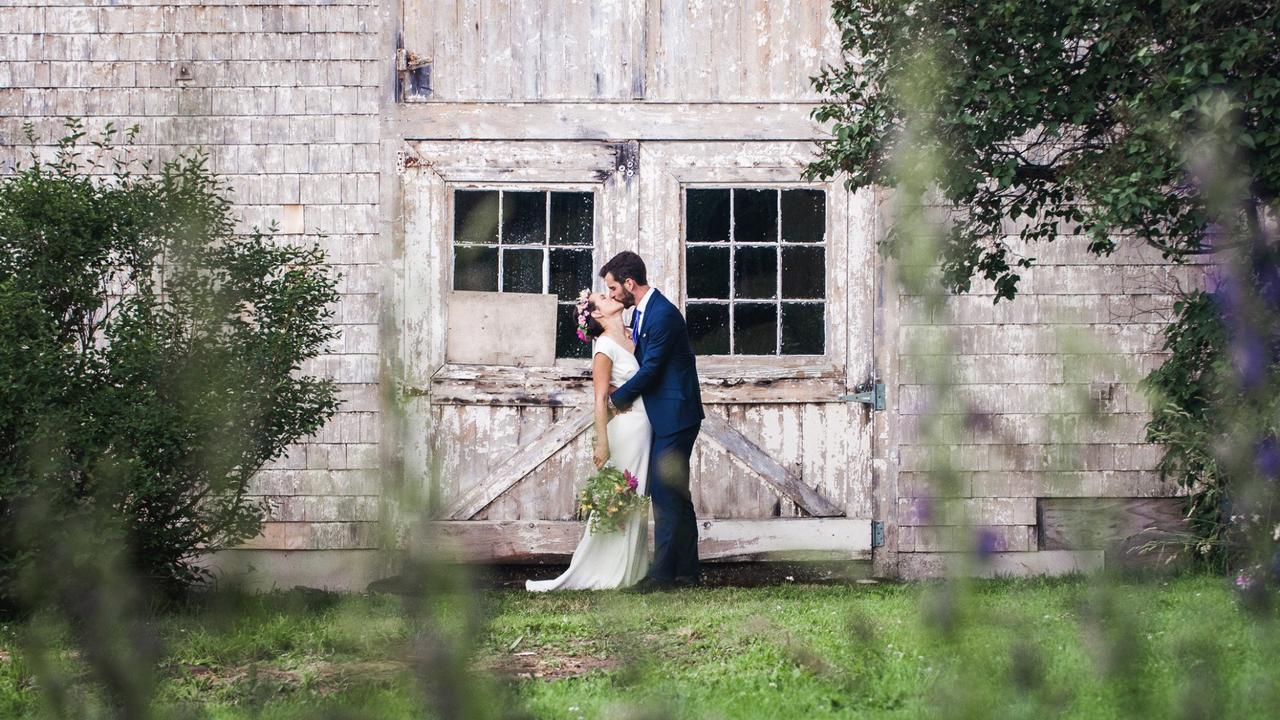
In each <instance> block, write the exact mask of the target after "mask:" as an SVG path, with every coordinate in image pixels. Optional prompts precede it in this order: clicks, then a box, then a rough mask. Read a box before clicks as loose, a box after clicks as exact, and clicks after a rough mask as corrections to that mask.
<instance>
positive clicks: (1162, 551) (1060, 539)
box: [1037, 498, 1187, 565]
mask: <svg viewBox="0 0 1280 720" xmlns="http://www.w3.org/2000/svg"><path fill="white" fill-rule="evenodd" d="M1182 504H1183V501H1182V499H1181V498H1042V499H1040V501H1039V503H1038V515H1039V522H1038V523H1037V527H1038V531H1039V538H1038V540H1039V545H1040V547H1041V549H1044V550H1084V549H1102V550H1105V551H1107V555H1108V558H1109V559H1110V560H1111V562H1113V563H1118V564H1121V565H1143V564H1159V563H1161V562H1163V561H1164V560H1165V559H1167V558H1168V557H1170V556H1171V555H1172V554H1174V553H1176V552H1177V551H1178V550H1180V549H1181V542H1180V541H1181V540H1182V539H1185V537H1186V533H1187V525H1186V519H1185V518H1184V517H1183V513H1182ZM1147 543H1153V544H1154V547H1153V549H1152V550H1151V551H1150V552H1148V553H1140V552H1139V550H1140V548H1142V547H1143V546H1144V545H1146V544H1147ZM1166 544H1167V545H1168V547H1164V546H1165V545H1166Z"/></svg>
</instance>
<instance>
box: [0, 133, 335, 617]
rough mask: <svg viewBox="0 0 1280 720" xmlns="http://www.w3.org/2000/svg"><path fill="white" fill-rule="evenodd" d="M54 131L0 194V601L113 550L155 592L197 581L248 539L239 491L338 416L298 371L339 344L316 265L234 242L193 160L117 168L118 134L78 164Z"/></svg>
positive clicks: (221, 201) (251, 511)
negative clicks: (45, 153)
mask: <svg viewBox="0 0 1280 720" xmlns="http://www.w3.org/2000/svg"><path fill="white" fill-rule="evenodd" d="M67 127H68V134H67V135H66V137H64V138H62V139H61V140H60V141H59V142H58V145H57V151H56V154H55V156H54V157H53V159H46V160H41V159H39V158H38V157H37V156H36V155H35V154H33V155H32V157H31V160H30V162H29V163H25V164H23V165H21V166H19V167H18V168H17V171H16V172H15V174H13V175H11V176H9V177H7V178H5V179H4V180H3V181H0V599H4V600H7V601H9V602H12V601H13V600H14V599H15V598H16V596H17V591H18V588H19V585H18V584H17V582H18V580H19V578H20V577H21V576H22V575H23V572H24V570H30V569H32V568H41V563H42V562H52V561H53V558H54V557H57V558H58V560H57V562H59V563H70V564H71V565H72V567H67V568H57V569H55V568H48V567H43V568H42V571H41V572H40V573H37V574H35V575H33V576H32V577H38V578H40V579H41V580H40V581H39V582H43V581H44V579H47V578H48V577H50V573H51V571H56V572H67V573H71V572H75V568H74V565H75V563H77V562H81V561H91V560H93V556H94V555H95V554H97V553H101V552H103V551H104V550H105V549H110V548H113V547H119V548H120V549H121V550H122V551H123V553H124V557H125V561H126V563H127V566H128V567H130V568H132V569H133V570H134V571H136V572H137V573H139V574H141V575H142V576H145V577H148V578H151V579H152V580H154V581H156V582H158V583H159V584H161V585H162V586H166V587H168V588H179V587H182V586H184V585H186V584H188V583H191V582H193V581H197V580H199V579H200V578H201V577H202V575H203V571H202V570H201V569H200V568H199V567H198V566H197V564H196V561H197V560H198V558H199V556H200V555H201V554H203V553H207V552H210V551H214V550H217V549H220V548H224V547H227V546H230V545H234V544H237V543H240V542H242V541H244V540H246V539H248V538H251V537H253V536H254V535H256V534H258V533H259V532H260V530H261V523H262V520H263V518H264V514H265V512H266V509H267V508H266V507H265V506H264V505H263V503H262V502H260V501H255V500H253V499H251V498H249V497H248V496H247V489H248V484H249V480H250V478H251V477H252V476H253V475H254V473H255V472H256V471H258V470H259V469H260V468H261V467H262V466H263V464H264V463H266V462H268V461H270V460H272V459H274V458H277V457H280V456H281V455H282V454H283V453H284V452H285V448H286V447H287V446H288V445H289V444H290V443H293V442H295V441H297V440H299V439H300V438H303V437H305V436H307V435H310V434H312V433H314V432H315V431H317V430H319V429H320V428H321V427H322V426H323V425H324V424H325V422H326V421H327V420H328V419H329V418H330V417H331V416H332V414H333V413H334V412H335V411H336V409H337V405H338V401H337V392H336V387H335V385H334V383H333V382H332V381H331V380H328V379H320V378H316V377H311V376H305V375H302V374H301V372H300V367H301V363H302V362H303V361H305V360H307V359H308V358H313V357H316V356H317V355H318V354H319V353H320V352H321V350H322V348H323V347H324V345H325V344H326V343H328V342H330V341H331V340H333V339H334V338H335V337H336V335H337V331H336V329H335V328H334V327H333V326H332V325H329V324H327V323H326V320H327V319H328V318H330V317H331V316H332V311H331V310H330V306H331V304H332V303H333V302H334V301H335V300H336V299H337V292H336V282H337V280H336V278H334V277H331V276H330V275H329V273H328V272H327V267H326V266H325V264H324V255H323V252H322V251H321V250H320V249H319V248H318V247H314V246H313V247H304V248H299V247H293V246H289V245H286V244H283V243H282V242H280V241H279V240H278V239H276V238H274V237H273V236H272V234H271V233H273V232H274V228H272V229H271V231H270V232H268V233H264V232H261V231H259V230H258V229H257V228H254V229H253V231H252V232H250V233H248V234H243V235H237V234H236V233H235V232H234V222H233V218H232V213H231V202H230V200H229V199H228V194H229V188H227V187H226V186H225V185H224V183H223V182H222V181H220V180H218V179H217V178H215V177H214V176H213V175H212V174H211V173H210V171H209V170H208V167H207V155H205V154H204V153H203V152H199V151H196V152H193V153H190V154H187V155H183V156H179V157H178V158H176V159H174V160H171V161H168V162H165V163H163V165H162V166H161V167H159V168H156V169H155V172H152V167H151V166H150V164H149V163H137V162H135V161H134V160H133V159H132V153H133V140H134V136H135V135H136V132H137V129H136V128H131V129H130V130H129V131H128V132H126V133H125V138H124V141H123V142H121V141H120V140H119V134H118V133H117V131H116V130H115V129H114V128H112V127H111V126H108V127H107V130H106V132H104V134H103V136H102V139H100V140H98V141H95V142H93V143H92V147H88V148H86V147H85V146H84V145H83V144H82V143H81V141H82V138H83V137H84V135H85V133H84V131H83V130H82V126H81V124H80V123H79V122H78V121H75V120H69V121H68V122H67ZM27 134H28V139H29V140H30V141H31V142H32V143H33V144H34V143H35V138H34V136H33V133H32V132H31V129H30V127H28V128H27ZM90 158H92V159H90ZM95 170H96V171H97V172H96V174H95V173H94V171H95ZM139 170H141V171H140V172H139ZM73 531H74V532H80V533H83V532H89V533H92V534H93V535H92V536H93V539H94V541H93V542H92V543H89V544H85V543H83V542H81V543H78V544H77V543H74V542H70V540H71V538H69V537H68V534H69V533H71V532H73ZM68 548H77V550H76V551H75V554H74V555H73V556H68V554H67V553H68ZM51 553H53V554H51ZM56 572H55V574H56ZM33 589H39V588H33Z"/></svg>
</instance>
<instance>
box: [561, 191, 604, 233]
mask: <svg viewBox="0 0 1280 720" xmlns="http://www.w3.org/2000/svg"><path fill="white" fill-rule="evenodd" d="M594 205H595V200H594V196H593V195H592V194H591V193H589V192H553V193H551V244H552V245H591V244H592V242H591V240H592V226H593V219H594V217H595V216H594V213H593V212H592V208H593V207H594Z"/></svg>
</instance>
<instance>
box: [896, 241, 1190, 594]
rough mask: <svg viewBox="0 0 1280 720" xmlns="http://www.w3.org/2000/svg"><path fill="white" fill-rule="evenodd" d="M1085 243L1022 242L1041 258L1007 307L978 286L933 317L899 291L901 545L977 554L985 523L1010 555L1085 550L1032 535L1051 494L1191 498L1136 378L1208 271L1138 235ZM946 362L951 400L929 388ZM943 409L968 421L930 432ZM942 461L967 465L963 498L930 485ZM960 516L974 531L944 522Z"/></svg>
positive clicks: (906, 569) (959, 471)
mask: <svg viewBox="0 0 1280 720" xmlns="http://www.w3.org/2000/svg"><path fill="white" fill-rule="evenodd" d="M1085 244H1086V241H1085V240H1084V239H1082V238H1079V237H1062V238H1058V239H1057V240H1056V241H1055V242H1053V243H1044V244H1040V245H1035V246H1032V247H1030V248H1027V247H1025V246H1017V251H1018V252H1019V253H1024V254H1028V255H1031V256H1033V257H1036V258H1037V262H1036V264H1035V266H1034V267H1032V268H1031V269H1029V270H1025V271H1023V272H1022V273H1021V274H1022V282H1021V283H1020V292H1019V294H1018V297H1017V298H1016V299H1015V300H1013V301H1012V302H1007V301H1001V302H1000V303H998V304H996V303H993V302H992V300H993V298H994V296H993V294H992V291H991V288H990V287H988V286H983V285H982V284H981V283H976V284H975V285H976V286H975V289H974V292H972V293H969V294H966V295H963V296H958V297H953V298H950V299H949V302H948V305H949V314H943V315H938V316H935V317H926V316H925V315H924V314H923V313H922V312H920V310H921V308H922V307H923V298H917V297H912V296H909V295H907V294H906V293H901V294H900V295H899V298H900V303H901V304H900V306H899V309H900V312H901V313H902V315H901V317H902V321H901V325H900V326H899V330H898V348H899V353H898V375H897V379H896V383H895V387H896V390H897V393H898V413H899V414H898V416H897V417H896V421H897V423H898V425H897V428H898V431H899V433H900V435H899V438H900V440H899V444H898V460H899V462H898V469H899V472H898V475H897V491H898V494H899V498H900V499H899V501H898V502H899V504H898V507H897V518H896V519H897V522H898V524H899V525H900V526H901V532H900V534H901V537H900V539H899V543H900V544H899V547H898V549H899V551H901V552H920V553H942V555H943V556H945V554H946V553H948V552H954V551H964V550H972V549H973V544H974V542H975V540H974V539H973V537H971V535H972V534H973V533H976V532H978V530H979V529H985V530H987V531H990V532H991V533H993V535H992V536H991V537H993V538H994V539H995V540H994V542H995V545H996V546H997V548H996V549H997V550H998V551H999V552H1001V553H1007V554H1008V555H1009V556H1010V557H1012V556H1014V555H1016V554H1017V553H1027V555H1028V556H1034V555H1038V554H1040V552H1038V551H1039V550H1044V551H1049V550H1052V551H1060V550H1064V549H1072V550H1074V549H1086V548H1070V547H1068V545H1067V544H1064V543H1058V544H1057V545H1055V546H1053V547H1047V548H1039V547H1038V545H1037V540H1036V536H1035V535H1034V534H1030V535H1028V534H1027V530H1028V528H1030V529H1033V530H1034V529H1036V527H1037V518H1036V517H1035V502H1036V499H1037V498H1089V497H1094V498H1134V497H1165V496H1169V495H1176V494H1178V493H1179V490H1178V488H1177V487H1176V485H1174V484H1173V483H1172V482H1170V481H1167V480H1164V479H1162V478H1160V476H1159V474H1158V472H1156V465H1157V463H1158V462H1159V460H1160V457H1161V455H1162V449H1161V448H1160V447H1158V446H1154V445H1150V444H1148V443H1146V442H1145V425H1146V422H1147V420H1148V419H1149V418H1150V414H1149V413H1150V406H1149V402H1148V400H1147V398H1146V397H1145V396H1144V395H1143V394H1142V393H1141V391H1140V390H1139V389H1138V387H1137V383H1138V382H1139V381H1140V380H1141V379H1142V378H1143V377H1145V376H1146V375H1147V374H1148V373H1149V372H1150V371H1151V370H1153V369H1155V368H1156V367H1159V365H1160V364H1161V363H1163V361H1164V358H1165V356H1164V354H1163V353H1162V352H1161V341H1162V336H1161V333H1162V331H1163V328H1164V327H1165V321H1166V320H1167V319H1168V318H1169V317H1170V311H1171V309H1172V302H1173V295H1172V291H1173V290H1174V289H1176V288H1186V289H1191V288H1195V287H1200V286H1203V284H1204V283H1205V281H1206V268H1205V267H1204V266H1202V265H1197V264H1191V265H1185V266H1169V265H1167V264H1165V263H1164V262H1163V261H1161V259H1160V258H1159V254H1158V253H1157V252H1156V251H1154V250H1153V249H1150V248H1146V247H1144V246H1140V245H1139V244H1138V243H1137V242H1136V241H1134V240H1132V239H1122V240H1121V244H1120V248H1119V250H1118V251H1117V252H1116V253H1114V254H1113V255H1111V256H1108V257H1105V258H1096V257H1094V256H1092V255H1089V254H1088V253H1087V252H1085V250H1084V245H1085ZM1015 245H1017V243H1016V241H1015ZM922 352H933V353H937V352H943V353H945V354H933V355H929V354H920V353H922ZM940 365H942V366H944V367H943V368H942V369H944V370H945V373H946V377H947V378H948V381H949V382H950V383H951V386H950V387H948V388H947V390H946V392H945V394H944V395H943V396H941V397H939V396H938V395H937V394H936V392H935V391H934V389H933V388H932V387H931V386H930V385H929V384H928V383H929V382H930V381H931V378H932V377H936V375H937V373H938V371H939V369H940ZM936 413H942V414H949V415H952V416H953V417H955V418H956V419H957V421H958V422H957V424H956V430H955V432H954V433H953V434H951V435H949V436H946V437H937V436H934V437H926V436H923V435H922V428H923V427H924V423H925V421H926V419H927V417H928V416H929V415H930V414H936ZM939 463H942V464H943V465H944V466H946V467H950V468H951V469H952V470H954V471H955V472H956V476H957V479H956V482H955V483H954V484H953V487H952V490H951V493H950V494H951V495H953V496H956V497H947V498H942V497H938V495H939V494H940V492H941V491H940V490H939V489H938V488H936V487H934V486H931V484H930V482H929V479H928V478H929V475H928V471H929V469H930V468H931V467H937V466H939ZM957 508H959V509H960V510H957ZM957 522H959V523H961V524H962V525H965V526H967V529H966V530H965V531H956V530H947V529H946V528H947V527H948V526H950V525H954V524H956V523H957ZM966 532H967V533H968V534H966ZM949 543H953V544H954V545H949ZM922 557H924V556H922ZM939 557H941V556H939ZM935 559H936V558H935ZM939 562H942V561H941V560H939ZM1055 562H1056V561H1055ZM1032 565H1034V563H1032ZM939 567H940V566H939V565H938V564H937V563H936V562H915V561H905V562H903V563H902V564H901V567H900V569H901V571H902V572H903V573H904V574H906V575H908V576H914V575H928V574H934V573H935V572H936V571H937V570H938V568H939ZM1046 571H1048V570H1046Z"/></svg>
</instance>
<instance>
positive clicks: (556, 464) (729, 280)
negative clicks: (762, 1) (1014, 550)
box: [402, 141, 871, 561]
mask: <svg viewBox="0 0 1280 720" xmlns="http://www.w3.org/2000/svg"><path fill="white" fill-rule="evenodd" d="M808 153H809V150H808V148H807V147H806V146H805V144H801V143H745V144H744V143H648V142H639V143H637V142H619V143H607V142H598V141H563V142H508V141H462V142H458V141H452V142H416V143H409V144H408V146H407V147H406V151H405V162H404V167H405V170H404V179H403V181H404V202H405V246H404V303H403V323H404V326H403V337H404V346H403V348H402V355H403V360H404V368H405V390H406V396H407V404H406V412H407V415H408V418H407V419H408V424H407V427H408V437H407V438H406V440H407V443H406V453H407V458H406V459H407V460H408V469H409V472H410V474H411V475H414V476H417V477H421V478H427V477H428V476H430V475H432V474H433V473H432V470H431V468H437V469H438V473H437V476H438V480H439V482H438V485H437V486H436V488H435V489H436V492H438V499H439V507H440V508H441V510H440V514H441V516H442V517H443V518H444V521H443V522H442V523H441V527H442V528H443V529H444V530H445V532H446V534H448V535H452V536H454V537H456V538H457V539H458V540H459V543H458V544H459V549H460V550H462V551H463V552H464V553H465V554H467V555H468V556H470V557H472V558H475V559H484V560H501V561H519V560H542V559H550V560H556V559H563V558H565V557H567V556H568V555H569V554H570V553H571V552H572V550H573V547H574V545H575V544H576V542H577V539H578V537H579V535H580V534H581V525H580V524H579V523H578V522H576V521H575V520H574V498H575V494H576V492H577V490H578V489H579V488H580V486H581V481H582V479H583V477H584V475H585V474H586V473H587V472H588V471H589V470H590V451H591V438H590V431H589V426H590V420H591V418H590V402H589V388H590V377H589V361H588V359H587V358H586V357H585V355H586V348H585V347H583V346H580V345H577V344H575V342H572V341H570V339H571V338H572V320H571V312H570V311H569V308H570V307H571V305H570V304H569V303H570V302H571V300H572V298H573V297H574V296H576V294H577V290H578V288H580V287H583V286H586V285H591V286H593V287H597V288H598V287H600V284H599V281H598V280H596V279H595V270H596V268H598V267H599V266H600V265H601V264H602V263H603V262H604V261H605V260H606V259H607V258H608V257H610V256H612V254H613V253H615V252H617V251H619V250H622V249H637V250H639V252H640V253H641V254H642V255H643V256H645V258H646V259H647V261H648V262H649V266H650V276H651V279H652V284H653V285H654V286H656V287H658V288H659V289H660V290H661V291H662V292H664V293H666V294H667V295H668V296H669V297H670V298H672V300H673V301H675V302H676V303H677V305H679V306H681V307H683V309H684V310H685V312H686V315H687V317H688V319H689V324H690V330H691V334H692V335H693V337H694V342H695V344H696V345H697V349H698V350H699V353H700V357H699V371H700V374H701V376H702V379H703V384H704V400H705V401H706V403H707V405H708V407H707V410H708V419H707V421H706V422H705V423H704V426H703V431H702V435H701V439H700V440H699V443H698V446H697V449H696V450H695V455H694V465H693V493H694V498H695V504H696V507H697V510H698V513H699V516H700V522H701V523H702V527H701V528H700V533H701V541H700V542H701V547H700V552H701V554H702V556H703V557H704V558H708V559H715V558H744V557H759V556H765V555H769V554H771V553H776V552H786V551H793V550H822V551H833V552H836V553H839V554H841V555H844V556H859V555H862V554H864V553H866V552H868V551H869V549H870V522H869V518H870V502H871V500H870V498H871V487H870V431H869V423H868V415H867V412H866V410H864V409H863V408H862V406H854V405H850V404H848V403H845V402H842V401H840V399H839V398H840V396H841V395H844V394H846V393H847V391H848V390H849V389H850V388H851V387H852V385H854V384H856V383H859V382H861V381H863V380H865V379H866V378H865V377H864V375H865V372H866V370H867V368H869V359H870V347H869V340H870V327H869V317H870V314H869V310H870V304H869V302H870V288H869V286H867V285H866V281H865V280H863V278H864V277H869V275H864V274H863V272H862V268H861V266H859V267H858V268H857V269H856V270H855V271H854V272H852V273H851V271H850V270H851V268H852V267H853V266H854V262H853V261H852V257H851V253H850V243H849V240H848V236H849V232H848V222H847V219H848V212H847V207H846V206H847V198H846V196H845V193H844V191H843V189H840V188H839V185H838V184H814V183H805V182H802V181H801V180H800V170H801V168H802V165H803V161H804V160H805V159H806V158H807V157H808ZM859 247H861V246H859ZM858 252H861V250H859V251H858ZM770 258H772V260H771V259H770ZM771 263H772V264H771ZM851 282H853V283H857V287H856V288H854V289H852V290H851V288H850V283H851ZM459 292H462V293H477V292H478V293H489V294H490V296H489V297H490V298H491V300H490V301H489V303H490V304H491V305H494V304H497V305H501V303H503V302H509V301H510V300H511V299H512V298H514V295H512V293H520V294H523V295H522V297H525V298H527V297H528V294H530V293H532V294H542V295H554V296H555V301H556V302H557V303H559V304H560V316H559V320H558V322H559V324H560V327H557V328H555V329H551V328H550V327H548V329H547V330H546V331H545V333H544V332H542V331H540V332H539V334H545V335H546V338H545V342H547V343H549V344H550V345H552V346H554V348H550V347H549V348H547V350H548V352H547V353H546V356H547V357H551V356H552V355H554V360H548V361H546V362H545V363H543V364H541V365H538V366H532V367H530V366H528V365H525V366H515V365H512V364H509V362H510V361H509V360H504V359H503V358H504V356H503V355H502V353H501V352H496V351H497V350H500V348H495V352H494V353H493V355H492V357H493V358H494V359H493V360H492V361H491V362H483V361H481V362H477V361H474V360H473V361H471V362H468V363H466V364H463V363H459V362H454V361H451V358H450V350H449V349H450V347H451V345H450V343H451V341H457V340H458V338H457V337H456V333H458V332H459V331H460V330H459V326H458V324H457V323H450V322H449V314H450V312H451V311H453V312H455V313H456V312H457V310H458V307H459V303H461V302H463V300H462V299H460V298H462V297H463V296H462V295H459V294H456V293H459ZM508 295H512V297H504V296H508ZM547 302H550V300H548V301H547ZM509 307H513V308H516V309H515V310H513V312H518V311H519V310H518V306H509ZM463 327H464V328H465V325H464V326H463ZM449 332H454V333H455V337H453V338H451V337H449ZM463 332H465V330H463ZM854 337H856V338H857V339H856V340H854V339H852V338H854ZM469 341H478V342H483V338H479V339H477V338H470V339H469ZM476 349H477V348H474V347H473V348H471V350H476ZM478 349H479V350H480V351H481V352H480V354H481V355H483V350H484V348H478ZM552 350H554V352H552ZM468 356H469V357H474V356H475V353H470V354H469V355H468ZM851 356H852V357H855V358H856V360H854V361H850V360H849V358H850V357H851ZM864 366H865V367H864Z"/></svg>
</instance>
